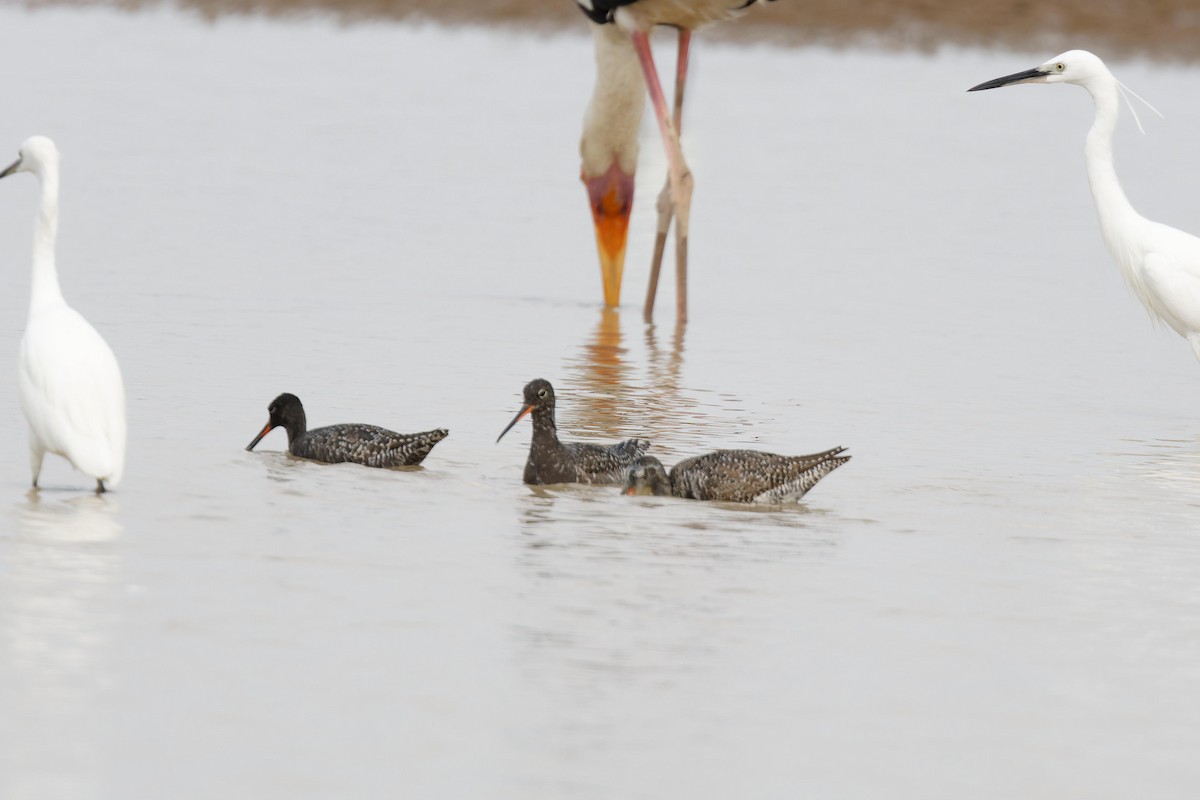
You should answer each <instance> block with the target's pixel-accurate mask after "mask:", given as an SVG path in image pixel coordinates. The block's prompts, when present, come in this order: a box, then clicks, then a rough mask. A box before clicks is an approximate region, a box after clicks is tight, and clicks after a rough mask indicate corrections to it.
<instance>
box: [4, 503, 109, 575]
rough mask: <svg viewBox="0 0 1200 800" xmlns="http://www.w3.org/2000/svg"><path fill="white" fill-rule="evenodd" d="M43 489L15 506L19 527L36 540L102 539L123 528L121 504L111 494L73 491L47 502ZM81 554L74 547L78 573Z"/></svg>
mask: <svg viewBox="0 0 1200 800" xmlns="http://www.w3.org/2000/svg"><path fill="white" fill-rule="evenodd" d="M43 495H44V493H43V492H38V491H34V490H30V492H29V494H28V495H27V497H26V502H25V503H24V504H22V505H18V506H16V518H17V522H18V524H19V528H20V530H21V531H22V532H23V533H25V534H26V535H27V536H30V537H35V538H36V540H37V541H40V542H43V543H44V542H46V541H70V542H102V541H109V540H111V539H114V538H116V537H117V536H118V535H119V534H120V533H121V530H122V527H121V523H120V507H119V506H118V505H117V504H116V503H115V502H113V500H112V499H111V498H112V495H106V496H102V495H99V494H90V493H89V494H86V495H74V496H70V497H67V498H65V499H62V500H59V501H55V502H47V501H46V498H45V497H44V496H43ZM79 557H81V553H80V552H78V551H74V550H72V551H71V555H70V558H71V559H72V563H71V564H70V567H71V569H73V570H75V571H76V573H78V569H79V565H78V563H75V561H74V559H77V558H79Z"/></svg>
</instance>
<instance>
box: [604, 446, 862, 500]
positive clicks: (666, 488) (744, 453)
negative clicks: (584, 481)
mask: <svg viewBox="0 0 1200 800" xmlns="http://www.w3.org/2000/svg"><path fill="white" fill-rule="evenodd" d="M845 449H846V448H844V447H835V448H833V449H832V450H826V451H825V452H823V453H813V454H812V455H808V456H778V455H775V454H774V453H763V452H760V451H758V450H717V451H715V452H712V453H705V454H704V455H702V456H695V457H693V458H687V459H684V460H683V461H680V462H679V463H678V464H676V465H675V466H674V467H672V468H671V472H670V473H669V474H668V473H667V471H666V469H665V468H664V467H663V465H662V462H660V461H659V460H658V459H657V458H655V457H654V456H643V457H641V458H639V459H638V460H637V461H636V462H634V463H633V464H632V465H631V466H630V467H629V470H628V472H627V475H626V478H625V488H624V490H622V493H623V494H639V495H651V494H653V495H667V496H672V497H683V498H689V499H692V500H719V501H723V502H727V503H770V504H780V503H795V502H796V501H798V500H799V499H800V498H801V497H803V496H804V495H805V493H806V492H808V490H809V489H811V488H812V487H814V486H816V485H817V481H819V480H821V478H824V477H825V476H826V475H828V474H829V473H831V472H833V471H834V470H835V469H837V468H838V467H840V466H841V465H842V464H845V463H846V462H847V461H849V460H850V456H843V455H841V453H842V452H844V451H845Z"/></svg>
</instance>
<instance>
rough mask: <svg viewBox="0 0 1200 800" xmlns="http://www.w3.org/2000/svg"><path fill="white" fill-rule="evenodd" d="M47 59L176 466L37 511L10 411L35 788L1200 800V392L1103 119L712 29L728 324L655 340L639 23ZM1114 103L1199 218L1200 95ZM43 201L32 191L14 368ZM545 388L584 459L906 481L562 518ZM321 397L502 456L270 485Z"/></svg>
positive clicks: (77, 192)
mask: <svg viewBox="0 0 1200 800" xmlns="http://www.w3.org/2000/svg"><path fill="white" fill-rule="evenodd" d="M0 31H2V32H3V33H2V34H0V35H2V38H3V44H4V47H3V52H4V56H3V58H4V59H5V61H6V62H7V63H9V64H10V65H13V66H12V69H10V71H9V72H10V75H20V76H22V77H20V78H19V79H17V80H10V81H9V82H8V83H7V85H6V86H5V90H4V93H3V94H4V98H5V106H4V112H3V114H0V143H4V142H7V143H9V145H3V144H0V148H2V147H3V146H9V147H10V149H11V152H12V154H13V156H14V157H15V150H16V147H17V145H18V144H19V143H20V142H21V141H22V140H23V139H24V138H25V137H26V136H27V135H29V134H31V133H34V132H41V133H46V134H49V135H51V136H53V137H54V138H55V139H56V140H57V141H58V143H59V145H60V147H61V149H62V150H63V152H64V154H65V159H66V160H65V164H64V186H63V203H64V207H63V218H62V228H61V237H60V251H59V252H60V258H59V262H60V271H61V276H62V280H63V284H64V291H65V293H66V295H67V297H68V298H69V299H70V300H71V301H72V302H73V303H74V304H75V305H76V307H78V308H79V309H80V310H81V311H83V312H84V313H85V314H86V315H87V316H88V317H89V318H90V319H91V320H92V321H93V322H94V323H95V324H96V325H97V327H99V328H100V329H101V330H102V331H103V332H104V333H105V335H106V336H107V338H108V339H109V341H110V342H111V343H112V345H113V347H114V349H115V350H116V352H117V353H118V356H119V357H120V359H121V363H122V365H123V369H124V372H125V378H126V383H127V388H128V394H129V398H130V403H129V416H130V432H131V434H130V436H131V438H130V454H129V465H128V469H127V473H126V477H125V481H124V483H123V484H122V485H121V486H120V487H119V490H118V491H116V492H113V493H111V494H109V495H107V496H105V497H103V498H96V497H94V496H91V495H89V494H87V493H86V491H85V489H86V486H87V481H86V480H85V479H83V478H81V477H80V476H78V475H76V474H73V473H72V472H71V471H70V469H69V468H68V467H66V466H65V465H64V464H63V463H62V462H61V461H53V462H50V463H48V466H47V470H46V472H45V473H44V476H43V477H44V484H45V485H46V487H47V488H46V489H45V491H43V492H41V493H40V495H34V496H31V495H28V494H26V486H27V482H28V474H27V466H26V457H25V449H24V445H23V441H24V427H23V422H22V420H21V417H20V412H19V410H18V407H17V401H16V397H15V386H14V382H13V381H0V441H7V442H9V443H10V446H9V448H7V452H8V455H7V456H6V457H4V458H0V490H3V491H6V492H7V496H8V498H9V500H8V501H7V503H6V504H5V506H4V511H3V522H2V523H0V525H2V529H3V531H4V532H3V534H0V709H3V713H0V797H4V798H6V799H7V798H14V799H15V800H23V799H24V798H39V799H41V798H71V799H72V800H75V799H76V798H127V797H164V796H170V797H174V798H193V797H194V798H209V797H216V796H223V797H254V798H262V797H286V798H308V797H313V798H316V797H330V796H343V797H394V796H396V795H397V792H398V791H399V792H400V793H401V794H403V795H404V796H409V797H504V798H508V797H511V798H529V797H547V798H550V797H552V798H606V797H621V798H630V797H647V798H649V797H656V798H657V797H682V796H692V797H730V796H741V797H795V796H797V795H799V794H805V795H811V796H820V797H863V798H874V797H880V796H889V797H914V798H916V797H921V798H926V797H964V796H966V797H996V798H1007V797H1015V796H1019V797H1045V798H1060V797H1064V796H1078V797H1089V798H1097V797H1113V798H1118V797H1121V798H1124V797H1131V796H1154V797H1192V796H1194V794H1195V792H1196V789H1197V787H1198V786H1200V764H1198V763H1197V760H1196V758H1195V753H1196V750H1197V746H1198V745H1200V734H1198V733H1197V731H1198V730H1200V728H1198V724H1200V704H1198V703H1197V697H1198V692H1197V679H1198V678H1200V666H1197V665H1198V664H1200V635H1198V634H1200V589H1198V588H1197V586H1198V585H1200V582H1198V578H1200V542H1198V540H1197V531H1198V529H1200V524H1198V522H1197V520H1198V513H1200V423H1198V422H1197V421H1196V414H1195V409H1196V407H1197V406H1196V400H1197V397H1200V365H1197V364H1196V363H1195V359H1194V358H1193V356H1192V355H1191V353H1190V350H1189V348H1188V347H1187V346H1186V344H1185V343H1184V342H1183V341H1182V340H1181V339H1179V338H1178V337H1176V336H1175V335H1174V334H1172V333H1170V332H1169V331H1158V330H1155V329H1154V328H1153V326H1151V325H1150V324H1148V322H1147V320H1146V318H1145V316H1144V314H1143V312H1142V311H1141V310H1140V308H1139V307H1138V306H1137V304H1136V301H1134V300H1133V299H1132V298H1131V297H1130V296H1129V295H1128V292H1127V291H1126V290H1125V288H1124V287H1123V285H1122V284H1121V281H1120V278H1119V276H1118V274H1117V272H1116V269H1115V267H1113V265H1112V264H1111V263H1110V261H1109V259H1108V256H1107V254H1106V253H1105V252H1104V250H1103V247H1102V244H1101V242H1100V238H1099V235H1098V232H1097V230H1096V223H1095V219H1094V212H1093V210H1092V207H1091V205H1090V198H1089V195H1088V192H1087V187H1086V182H1085V179H1084V174H1083V164H1082V155H1081V149H1082V139H1083V134H1084V131H1085V129H1086V126H1087V124H1088V121H1089V119H1090V104H1089V100H1088V98H1087V97H1086V95H1085V94H1084V93H1083V92H1082V91H1079V90H1077V89H1074V88H1072V87H1019V88H1013V89H1010V90H1006V91H997V92H988V93H982V94H972V95H968V94H967V93H965V91H964V90H965V89H966V88H967V87H968V86H971V85H973V84H975V83H978V82H979V81H982V80H985V79H988V78H992V77H995V76H997V75H1001V74H1007V73H1009V72H1013V71H1016V70H1018V69H1023V68H1026V67H1028V66H1031V65H1032V63H1033V62H1032V61H1030V59H1029V58H1028V57H1027V56H1006V55H1004V54H1003V53H986V54H985V53H979V52H974V51H946V52H943V53H942V54H940V55H937V56H932V57H929V56H913V55H895V54H876V53H872V52H868V51H843V52H833V51H826V50H820V49H806V50H774V49H759V48H733V47H729V46H722V47H713V46H704V43H703V42H700V43H699V44H698V46H697V50H696V59H697V63H696V70H695V71H696V78H695V83H694V91H693V92H692V93H691V95H690V102H691V103H692V105H691V108H690V111H689V117H688V123H687V130H688V138H687V141H686V146H687V147H688V149H689V155H690V157H691V160H692V165H693V168H694V170H695V174H696V178H697V193H696V201H695V208H694V216H693V235H692V247H693V252H692V281H691V285H692V298H691V300H692V322H691V324H690V325H689V326H688V329H687V330H686V332H683V333H680V332H677V331H675V330H673V326H672V325H671V311H670V309H671V305H672V303H671V301H672V290H671V288H670V285H669V284H668V286H667V287H666V289H665V290H664V291H663V292H662V293H661V294H660V302H661V303H662V307H661V310H660V324H659V325H658V326H657V327H653V328H647V327H645V326H643V325H642V324H641V321H640V311H639V308H638V306H639V302H640V296H641V293H642V291H643V288H644V281H645V269H646V264H645V261H646V260H647V259H648V254H649V250H650V244H651V231H652V227H653V222H652V218H651V215H652V211H653V203H652V200H651V198H652V197H653V195H654V193H655V192H656V191H657V189H658V188H659V185H660V182H661V180H662V159H661V157H659V156H658V155H657V147H656V139H655V137H654V132H653V131H647V132H646V137H645V145H644V151H643V169H642V171H641V173H640V175H639V188H640V189H641V190H642V192H643V193H642V195H641V200H640V201H639V205H638V207H637V209H636V212H637V214H636V219H635V223H634V224H635V229H634V232H633V239H632V242H631V246H630V259H629V264H628V266H627V276H626V288H625V292H626V306H624V307H622V308H621V309H620V311H619V312H616V313H613V312H607V313H606V312H602V311H601V310H600V308H599V307H598V305H597V301H598V298H599V296H600V287H599V279H598V275H597V274H596V273H597V269H596V266H595V263H594V258H593V255H592V244H591V230H590V220H589V217H588V213H587V209H586V206H585V201H584V193H583V190H582V188H581V187H580V186H579V184H578V181H577V179H576V177H577V174H578V156H577V151H576V147H577V141H578V135H579V120H580V117H581V114H582V108H583V104H584V102H585V100H586V96H587V92H588V91H589V88H590V81H591V74H590V70H591V49H590V48H591V44H590V40H588V39H587V38H586V37H578V36H563V37H559V38H545V39H537V38H526V37H522V36H518V35H514V34H511V33H509V34H489V33H486V32H481V31H463V30H458V31H447V30H443V29H439V28H435V27H426V28H412V27H401V26H387V25H385V26H378V27H370V26H351V27H337V26H333V25H329V24H326V23H324V22H321V21H307V22H290V23H279V22H266V21H257V20H234V21H229V20H225V21H220V22H218V23H216V24H211V25H209V24H201V23H199V22H197V21H195V20H194V19H192V18H189V17H187V16H184V15H177V14H174V13H169V12H160V13H146V14H139V15H136V16H124V15H120V14H116V13H113V12H106V11H90V12H80V11H43V12H37V13H28V12H25V11H23V10H20V9H13V8H4V9H2V10H0ZM664 41H665V40H664ZM1067 46H1069V43H1064V46H1063V48H1062V49H1066V47H1067ZM1046 55H1047V56H1049V55H1051V53H1047V54H1046ZM1035 60H1036V59H1035ZM30 64H37V65H38V68H37V70H36V72H34V71H31V70H29V69H28V65H30ZM15 65H21V66H20V69H19V70H18V68H17V66H15ZM1113 66H1114V69H1115V70H1116V71H1117V74H1118V75H1119V76H1120V77H1121V78H1122V79H1123V80H1124V81H1125V82H1126V83H1128V84H1129V85H1131V86H1133V87H1134V88H1135V89H1137V90H1138V91H1139V92H1141V93H1142V94H1144V95H1145V96H1147V97H1148V98H1149V99H1150V100H1151V101H1152V102H1155V103H1156V104H1157V105H1158V106H1159V107H1160V108H1161V109H1162V110H1163V111H1164V112H1166V113H1167V115H1168V119H1167V121H1166V122H1163V121H1159V120H1157V119H1151V120H1148V121H1147V124H1148V129H1149V135H1148V136H1147V137H1144V138H1143V137H1141V136H1140V135H1138V134H1137V132H1136V129H1135V128H1134V126H1133V125H1132V124H1131V122H1130V121H1129V120H1126V121H1125V123H1126V124H1124V125H1123V126H1122V128H1121V130H1120V132H1119V133H1120V135H1119V141H1118V143H1117V147H1118V156H1119V159H1120V164H1119V168H1120V170H1121V172H1122V175H1123V176H1124V178H1125V184H1126V187H1127V189H1128V191H1129V194H1130V196H1131V198H1132V199H1133V201H1134V203H1135V204H1136V205H1137V206H1138V207H1139V208H1140V209H1141V210H1142V211H1143V212H1144V213H1145V214H1146V215H1147V216H1150V217H1152V218H1156V219H1161V220H1163V221H1165V222H1170V223H1174V224H1178V225H1180V226H1181V227H1185V228H1191V229H1197V228H1200V225H1197V224H1194V220H1196V219H1198V218H1200V197H1197V196H1196V195H1195V193H1194V192H1193V191H1191V189H1192V186H1191V183H1192V182H1191V181H1190V180H1189V178H1190V171H1191V166H1190V165H1187V166H1185V167H1184V168H1183V169H1180V168H1178V167H1177V166H1176V164H1183V163H1184V159H1185V158H1186V154H1188V153H1190V152H1191V149H1190V148H1191V147H1192V146H1193V143H1194V140H1195V135H1196V132H1197V131H1198V130H1200V110H1198V109H1196V107H1195V104H1194V103H1193V102H1192V99H1193V98H1194V96H1195V87H1196V86H1197V85H1200V72H1198V71H1197V70H1196V69H1195V68H1184V67H1177V66H1167V65H1162V64H1149V63H1140V62H1132V63H1116V64H1114V65H1113ZM1143 116H1145V115H1143ZM3 160H4V159H2V158H0V161H3ZM4 163H7V161H5V162H4ZM36 196H37V190H36V185H35V182H34V181H33V180H32V179H31V178H30V177H29V176H15V177H13V178H10V179H8V180H5V181H4V182H3V183H2V184H0V220H3V223H0V265H3V267H2V268H0V286H2V288H3V291H0V353H15V350H16V345H17V341H18V339H19V336H20V330H21V328H22V325H23V321H24V314H25V307H26V302H27V293H28V251H29V229H30V221H31V219H32V217H33V211H34V206H35V203H36ZM533 377H545V378H548V379H550V380H552V381H553V382H554V383H555V386H556V388H557V389H558V392H559V395H560V398H561V399H560V419H559V424H560V429H561V430H563V431H564V433H569V434H570V435H571V436H572V437H574V438H593V439H597V440H611V439H613V438H616V437H618V436H649V437H651V438H653V439H655V441H656V445H655V449H656V452H658V453H659V455H660V456H662V457H664V460H666V461H668V462H670V461H672V460H674V459H676V458H678V457H681V456H684V455H687V454H693V453H696V452H701V451H703V450H707V449H712V448H716V447H735V446H738V447H740V446H746V447H756V448H760V449H767V450H772V451H776V452H785V453H802V452H812V451H816V450H821V449H824V448H827V447H831V446H834V445H838V444H842V445H847V446H849V447H850V448H851V450H852V452H853V454H854V460H853V461H852V462H850V464H848V465H847V466H846V467H844V468H843V469H841V470H839V471H837V472H836V473H834V474H833V475H831V476H829V477H828V478H827V479H826V480H825V481H823V482H822V483H821V484H820V485H819V486H818V487H817V488H816V489H814V490H813V492H812V493H811V494H810V495H809V497H808V498H807V500H808V502H807V503H806V504H805V505H803V506H801V507H797V508H793V509H786V510H778V509H771V510H762V509H747V508H738V507H733V506H722V505H714V504H705V503H689V502H684V501H675V500H669V499H631V498H623V497H620V496H617V494H616V493H615V491H613V490H612V489H606V488H590V487H566V488H551V489H530V488H528V487H524V486H523V485H522V484H521V482H520V476H521V468H522V464H523V460H524V455H525V447H526V443H527V438H528V435H529V426H528V424H527V423H522V425H521V426H519V427H518V428H516V429H514V430H513V431H512V432H511V433H510V434H509V435H508V436H507V437H506V438H505V439H504V440H503V441H501V442H500V443H499V444H494V440H495V437H496V435H497V434H498V433H499V432H500V430H501V429H502V428H503V427H504V425H505V424H506V423H507V422H508V420H509V419H510V418H511V416H512V414H513V413H514V412H515V411H516V410H517V404H518V402H519V397H520V389H521V386H522V385H523V384H524V383H525V381H527V380H528V379H530V378H533ZM281 391H292V392H295V393H296V394H298V395H299V396H300V397H301V398H302V399H303V400H304V401H305V404H306V407H307V409H308V413H309V418H310V420H311V421H312V423H314V424H317V425H320V424H326V423H333V422H342V421H362V422H372V423H376V424H380V425H385V426H387V427H391V428H395V429H399V430H425V429H428V428H431V427H436V426H445V427H448V428H449V429H450V431H451V435H450V437H449V438H448V439H447V440H445V441H444V442H442V443H440V444H439V445H438V446H437V448H436V449H435V450H434V451H433V453H432V455H431V456H430V457H429V459H428V461H427V463H426V466H425V467H424V468H422V469H418V470H409V471H396V472H388V471H374V470H367V469H364V468H359V467H355V466H348V465H345V466H333V467H330V466H320V465H313V464H307V463H300V462H295V461H292V460H289V459H287V458H286V457H284V456H283V455H282V454H281V453H280V452H279V451H280V450H282V448H283V446H284V441H283V433H282V432H277V433H273V434H271V436H269V437H268V438H267V439H265V440H264V441H263V443H262V444H260V445H259V448H260V450H259V451H256V452H254V453H246V452H244V451H243V449H242V448H243V447H244V446H245V444H246V443H247V442H248V441H249V440H250V439H251V438H252V437H253V436H254V434H255V433H257V432H258V430H259V429H260V428H261V426H262V424H263V422H264V421H265V419H266V406H267V403H268V402H269V401H270V399H271V398H272V397H274V396H275V395H276V394H278V393H279V392H281ZM272 448H274V451H272Z"/></svg>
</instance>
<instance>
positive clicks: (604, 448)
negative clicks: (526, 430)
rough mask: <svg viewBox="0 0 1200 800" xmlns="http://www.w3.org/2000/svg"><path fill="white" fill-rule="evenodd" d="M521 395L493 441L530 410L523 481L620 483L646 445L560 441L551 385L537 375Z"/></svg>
mask: <svg viewBox="0 0 1200 800" xmlns="http://www.w3.org/2000/svg"><path fill="white" fill-rule="evenodd" d="M524 395H525V402H524V404H522V406H521V410H520V411H518V412H517V415H516V416H515V417H513V421H512V422H510V423H508V427H507V428H505V429H504V430H503V431H501V432H500V435H499V436H498V437H496V441H497V442H498V441H500V440H501V439H503V438H504V434H506V433H508V432H509V431H510V430H512V427H513V426H514V425H516V424H517V422H518V421H520V419H521V417H523V416H525V415H526V414H529V413H530V412H532V413H533V439H532V440H531V441H530V443H529V458H528V459H527V460H526V461H525V483H530V484H544V483H600V484H616V483H620V482H621V481H623V480H624V479H625V471H626V470H627V469H628V468H629V465H630V464H632V463H633V462H634V461H635V460H636V459H637V458H639V457H640V456H641V455H642V454H643V453H645V452H646V450H648V449H649V447H650V442H649V440H647V439H626V440H625V441H623V442H618V443H617V444H613V445H599V444H586V443H583V442H560V441H559V440H558V428H557V427H556V426H555V424H554V387H553V386H551V385H550V382H549V381H546V380H542V379H541V378H538V379H537V380H532V381H530V382H529V383H527V384H525V391H524Z"/></svg>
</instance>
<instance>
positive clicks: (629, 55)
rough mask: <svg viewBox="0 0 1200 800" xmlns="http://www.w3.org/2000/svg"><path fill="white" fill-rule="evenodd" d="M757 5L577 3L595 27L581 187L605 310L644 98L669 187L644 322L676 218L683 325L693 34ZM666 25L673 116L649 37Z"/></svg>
mask: <svg viewBox="0 0 1200 800" xmlns="http://www.w3.org/2000/svg"><path fill="white" fill-rule="evenodd" d="M759 1H760V0H575V2H576V3H577V4H578V5H579V7H580V8H581V9H582V10H583V13H584V14H586V15H587V16H588V18H589V19H590V20H591V21H592V22H593V23H594V25H593V26H592V33H593V34H594V36H595V42H596V85H595V88H594V89H593V90H592V99H591V102H589V103H588V107H587V112H586V113H585V115H584V118H583V140H582V142H581V143H580V153H581V155H582V156H583V170H582V173H583V174H582V177H583V182H584V184H585V185H586V186H587V191H588V198H589V200H590V201H591V205H592V219H593V221H594V222H595V225H596V249H597V250H598V251H599V255H600V274H601V278H602V279H603V281H604V302H605V303H606V304H608V305H610V306H615V305H617V304H618V303H619V302H620V300H621V274H622V272H623V270H624V268H625V241H626V236H627V234H628V232H629V212H630V210H631V209H632V207H633V175H634V172H635V170H636V169H637V157H638V126H639V125H640V124H641V121H642V110H643V108H644V107H645V98H646V94H645V93H646V91H647V90H649V93H650V99H651V101H652V102H653V103H654V112H655V116H656V117H657V120H658V127H659V131H660V132H661V133H662V138H663V145H664V147H665V148H666V151H667V164H668V171H667V185H666V186H665V187H663V190H662V194H660V195H659V197H658V238H657V240H656V242H655V245H654V258H653V261H652V263H651V266H650V285H649V288H648V289H647V290H646V306H645V310H644V315H645V318H646V321H649V320H650V318H651V315H652V314H653V313H654V295H655V293H656V292H657V289H658V273H659V268H660V267H661V266H662V256H663V248H664V247H665V246H666V241H667V231H668V230H669V229H670V227H671V217H672V216H674V217H675V282H676V286H675V310H676V319H677V321H678V322H681V323H682V322H685V321H686V320H687V241H688V223H689V220H690V218H691V207H692V174H691V172H690V171H689V170H688V166H687V163H686V162H685V161H684V159H683V150H682V149H681V148H680V146H679V126H680V122H681V118H682V115H683V90H684V83H685V82H686V80H687V65H688V47H689V45H690V43H691V36H692V31H693V30H695V29H696V28H699V27H700V26H702V25H706V24H708V23H710V22H716V21H718V20H722V19H727V18H729V17H732V16H734V15H735V14H736V13H737V12H739V11H741V10H743V9H746V8H748V7H750V6H752V5H754V4H755V3H756V2H759ZM655 25H666V26H669V27H674V28H677V29H678V30H679V54H678V59H677V62H676V70H675V110H674V114H672V113H671V111H670V110H669V109H668V108H667V100H666V97H665V96H664V95H663V90H662V83H661V82H660V81H659V79H658V71H657V70H656V69H655V66H654V56H653V55H652V53H651V51H650V39H649V33H650V29H651V28H653V27H654V26H655Z"/></svg>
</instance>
